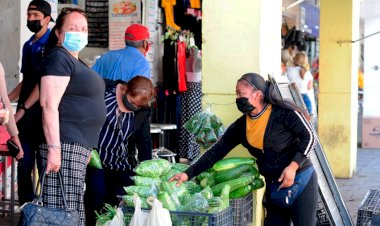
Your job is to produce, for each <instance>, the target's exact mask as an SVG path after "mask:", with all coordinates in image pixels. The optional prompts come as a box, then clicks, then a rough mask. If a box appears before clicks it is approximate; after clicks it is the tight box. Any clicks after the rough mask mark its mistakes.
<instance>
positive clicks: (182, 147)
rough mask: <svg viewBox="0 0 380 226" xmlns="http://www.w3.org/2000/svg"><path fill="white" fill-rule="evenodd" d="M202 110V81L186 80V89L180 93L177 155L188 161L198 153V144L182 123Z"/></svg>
mask: <svg viewBox="0 0 380 226" xmlns="http://www.w3.org/2000/svg"><path fill="white" fill-rule="evenodd" d="M201 110H202V83H201V82H188V83H187V91H186V92H184V93H182V94H181V127H180V136H179V157H181V158H186V159H188V160H190V161H192V160H193V159H195V158H196V157H198V156H199V155H200V146H199V144H197V143H196V142H195V138H194V135H192V134H190V133H189V132H187V131H186V130H185V129H184V128H183V125H184V124H185V123H186V122H187V121H188V120H189V119H190V118H191V117H192V116H193V115H195V114H196V113H198V112H200V111H201Z"/></svg>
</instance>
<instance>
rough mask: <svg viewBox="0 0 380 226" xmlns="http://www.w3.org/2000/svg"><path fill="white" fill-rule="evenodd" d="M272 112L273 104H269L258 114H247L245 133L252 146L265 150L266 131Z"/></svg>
mask: <svg viewBox="0 0 380 226" xmlns="http://www.w3.org/2000/svg"><path fill="white" fill-rule="evenodd" d="M271 113H272V105H271V104H268V105H267V106H266V107H265V108H264V109H263V110H262V111H261V112H260V114H258V115H257V116H255V117H251V116H249V115H247V128H246V132H245V134H246V136H247V140H248V143H249V144H250V145H251V146H253V147H255V148H258V149H261V150H263V147H264V133H265V129H266V128H267V125H268V120H269V116H270V114H271Z"/></svg>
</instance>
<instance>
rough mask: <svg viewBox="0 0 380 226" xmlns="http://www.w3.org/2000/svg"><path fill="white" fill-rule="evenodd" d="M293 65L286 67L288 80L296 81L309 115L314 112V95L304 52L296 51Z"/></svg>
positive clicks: (311, 77)
mask: <svg viewBox="0 0 380 226" xmlns="http://www.w3.org/2000/svg"><path fill="white" fill-rule="evenodd" d="M293 62H294V67H288V68H287V76H288V79H289V81H290V82H294V83H296V85H297V87H298V89H299V91H300V94H301V96H302V99H303V101H304V103H305V105H306V108H307V111H308V112H309V114H310V115H313V114H315V113H316V112H315V97H314V88H313V75H312V74H311V72H310V66H309V60H308V57H307V55H306V53H305V52H298V53H296V55H295V56H294V58H293Z"/></svg>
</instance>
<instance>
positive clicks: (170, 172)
mask: <svg viewBox="0 0 380 226" xmlns="http://www.w3.org/2000/svg"><path fill="white" fill-rule="evenodd" d="M180 172H181V171H179V170H176V169H169V170H168V172H166V173H165V174H163V175H162V176H161V180H162V181H168V180H169V179H170V178H171V177H172V176H174V175H176V174H177V173H180Z"/></svg>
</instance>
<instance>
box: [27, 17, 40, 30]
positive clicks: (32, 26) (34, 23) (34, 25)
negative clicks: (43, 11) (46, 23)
mask: <svg viewBox="0 0 380 226" xmlns="http://www.w3.org/2000/svg"><path fill="white" fill-rule="evenodd" d="M26 26H27V27H28V28H29V30H30V31H31V32H33V33H37V32H39V31H40V30H41V29H42V26H41V20H28V21H27V23H26Z"/></svg>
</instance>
